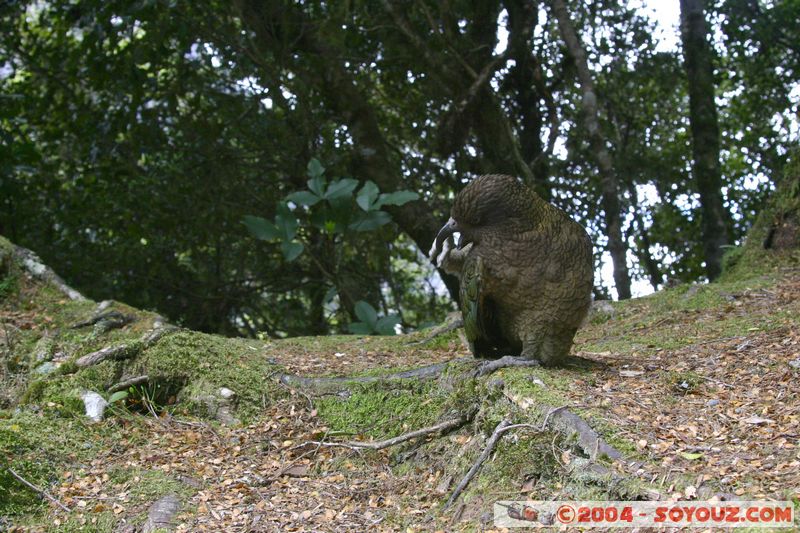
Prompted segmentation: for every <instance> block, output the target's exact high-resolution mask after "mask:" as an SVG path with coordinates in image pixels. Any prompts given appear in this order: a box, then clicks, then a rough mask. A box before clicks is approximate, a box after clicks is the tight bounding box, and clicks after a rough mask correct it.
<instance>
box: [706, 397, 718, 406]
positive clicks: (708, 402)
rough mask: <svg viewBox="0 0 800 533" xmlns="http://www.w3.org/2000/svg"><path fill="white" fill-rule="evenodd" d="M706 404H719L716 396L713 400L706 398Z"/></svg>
mask: <svg viewBox="0 0 800 533" xmlns="http://www.w3.org/2000/svg"><path fill="white" fill-rule="evenodd" d="M706 405H707V406H709V407H714V406H715V405H719V400H717V399H716V398H715V399H713V400H708V401H707V402H706Z"/></svg>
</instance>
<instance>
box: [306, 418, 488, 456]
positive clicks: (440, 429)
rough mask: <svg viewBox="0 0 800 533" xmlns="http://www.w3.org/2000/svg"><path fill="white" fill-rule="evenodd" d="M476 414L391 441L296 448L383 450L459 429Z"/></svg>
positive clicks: (393, 438) (324, 443) (321, 442)
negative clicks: (419, 438) (333, 447)
mask: <svg viewBox="0 0 800 533" xmlns="http://www.w3.org/2000/svg"><path fill="white" fill-rule="evenodd" d="M476 412H477V411H476V410H474V409H473V410H471V411H470V412H468V413H465V414H463V415H461V416H459V417H457V418H451V419H448V420H445V421H443V422H439V423H438V424H434V425H432V426H428V427H424V428H421V429H417V430H414V431H409V432H408V433H403V434H402V435H398V436H397V437H392V438H391V439H386V440H381V441H377V442H362V441H349V442H325V441H315V440H311V441H307V442H304V443H303V444H301V445H299V446H296V447H297V448H302V447H304V446H308V445H310V444H314V445H316V446H317V447H321V446H336V447H340V448H350V449H353V450H383V449H385V448H390V447H392V446H396V445H398V444H402V443H404V442H406V441H409V440H412V439H416V438H418V437H425V436H426V435H431V434H433V433H441V434H444V433H446V432H448V431H452V430H454V429H458V428H460V427H461V426H463V425H464V424H467V423H468V422H470V421H471V420H472V419H473V418H474V417H475V413H476Z"/></svg>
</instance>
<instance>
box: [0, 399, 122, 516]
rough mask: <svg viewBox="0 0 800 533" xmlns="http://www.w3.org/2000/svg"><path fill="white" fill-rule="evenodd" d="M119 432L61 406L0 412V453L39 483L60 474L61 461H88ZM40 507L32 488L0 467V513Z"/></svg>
mask: <svg viewBox="0 0 800 533" xmlns="http://www.w3.org/2000/svg"><path fill="white" fill-rule="evenodd" d="M118 438H119V437H118V434H117V430H116V429H115V428H113V427H109V426H104V425H86V424H85V423H83V422H82V421H81V420H79V419H76V418H74V417H72V416H70V415H69V414H68V413H65V412H64V411H63V410H62V409H59V408H46V409H45V410H43V411H42V412H40V413H35V412H32V411H28V410H21V411H19V412H17V413H16V414H15V415H14V416H11V417H9V418H0V458H2V460H3V461H7V462H6V463H5V464H6V465H8V466H10V467H11V468H13V469H14V470H15V471H17V472H18V473H19V474H20V475H22V476H23V477H24V478H25V479H27V480H28V481H30V482H32V483H34V484H35V485H37V486H39V487H42V488H47V487H48V486H49V485H50V484H51V483H53V482H54V481H56V479H58V475H59V474H60V472H61V468H62V467H63V465H64V464H66V463H68V462H72V461H88V460H90V459H91V458H93V457H94V456H95V455H96V454H97V452H98V451H99V450H102V449H107V448H108V447H109V445H110V442H113V441H114V440H116V439H118ZM43 508H44V505H43V504H42V502H41V500H40V499H39V497H38V496H37V495H36V494H34V493H33V492H31V490H30V489H28V488H27V487H25V486H23V485H22V484H20V483H19V482H18V481H16V480H15V479H13V478H12V477H11V476H10V475H9V474H8V473H7V472H5V471H4V470H2V469H0V515H6V516H16V515H20V514H28V513H34V514H35V513H37V512H39V511H41V510H42V509H43Z"/></svg>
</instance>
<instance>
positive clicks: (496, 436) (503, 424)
mask: <svg viewBox="0 0 800 533" xmlns="http://www.w3.org/2000/svg"><path fill="white" fill-rule="evenodd" d="M509 426H511V422H510V421H509V420H508V419H505V418H504V419H503V420H501V421H500V423H499V424H497V427H496V428H495V429H494V432H493V433H492V436H491V437H489V440H488V442H487V443H486V447H485V448H484V449H483V452H482V453H481V455H480V457H478V460H477V461H475V463H474V464H473V465H472V468H470V469H469V472H467V475H465V476H464V478H463V479H462V480H461V482H460V483H459V484H458V486H457V487H456V490H454V491H453V494H451V495H450V498H448V500H447V503H445V504H444V508H445V509H447V508H448V507H450V506H451V505H452V504H453V502H455V501H456V499H458V497H459V496H460V495H461V493H462V492H463V491H464V489H465V488H467V485H469V482H470V481H472V478H473V477H475V474H477V473H478V470H480V468H481V466H482V465H483V463H484V462H485V461H486V459H488V458H489V456H490V455H491V454H492V452H493V451H494V448H495V446H497V442H498V441H499V440H500V437H502V436H503V433H505V432H506V428H507V427H509Z"/></svg>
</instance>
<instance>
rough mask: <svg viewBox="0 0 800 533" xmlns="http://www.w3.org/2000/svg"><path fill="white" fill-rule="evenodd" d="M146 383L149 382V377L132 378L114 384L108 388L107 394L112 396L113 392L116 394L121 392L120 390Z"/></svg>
mask: <svg viewBox="0 0 800 533" xmlns="http://www.w3.org/2000/svg"><path fill="white" fill-rule="evenodd" d="M148 381H150V377H149V376H147V375H142V376H136V377H132V378H129V379H126V380H123V381H120V382H119V383H115V384H114V385H111V386H110V387H109V388H108V390H107V392H110V393H112V394H113V393H115V392H118V391H121V390H125V389H127V388H128V387H133V386H135V385H141V384H142V383H147V382H148Z"/></svg>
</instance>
